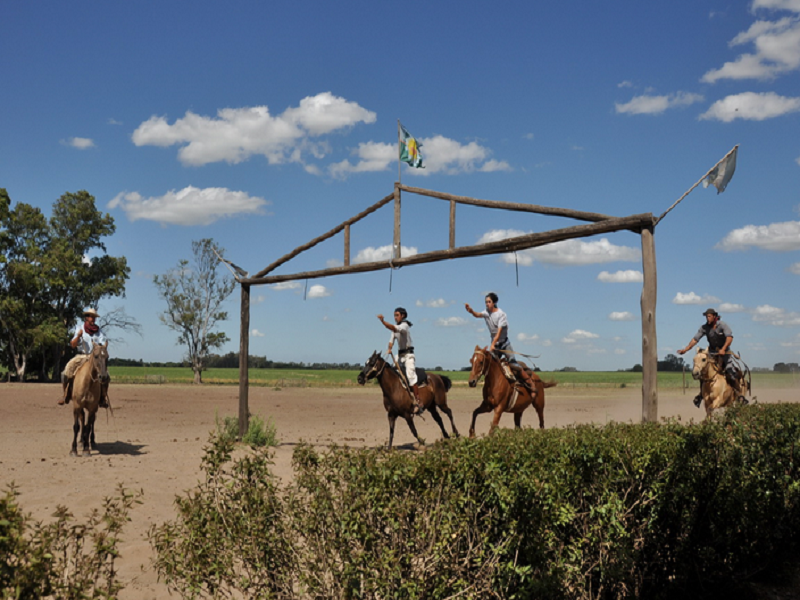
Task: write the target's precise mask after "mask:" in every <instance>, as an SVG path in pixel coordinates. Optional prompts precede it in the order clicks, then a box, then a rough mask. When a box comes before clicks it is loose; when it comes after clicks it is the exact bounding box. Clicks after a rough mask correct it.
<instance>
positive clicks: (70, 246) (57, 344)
mask: <svg viewBox="0 0 800 600" xmlns="http://www.w3.org/2000/svg"><path fill="white" fill-rule="evenodd" d="M114 231H115V226H114V219H113V218H112V217H111V216H110V215H108V214H106V215H103V214H101V213H100V212H99V211H98V210H97V209H96V208H95V205H94V197H93V196H91V195H90V194H89V193H88V192H86V191H80V192H77V193H75V194H71V193H67V194H64V195H63V196H61V198H59V199H58V200H57V201H56V202H55V203H54V204H53V214H52V217H51V218H50V219H49V220H48V219H46V218H45V216H44V215H43V214H42V212H41V210H39V209H38V208H34V207H32V206H30V205H27V204H24V203H17V205H16V206H15V207H14V208H13V209H12V208H11V200H10V198H9V196H8V193H7V192H6V190H4V189H0V330H2V331H0V333H2V336H1V337H2V339H3V340H4V343H3V345H1V346H0V350H1V351H2V353H3V354H2V360H3V362H4V363H5V364H6V365H7V366H8V368H9V369H10V370H11V369H13V370H14V371H15V372H16V374H17V378H18V379H20V380H23V379H24V377H25V372H26V370H27V363H28V358H29V357H30V356H31V355H32V354H33V353H34V352H35V353H36V355H37V356H39V355H41V356H42V357H43V360H41V361H40V362H39V364H40V369H41V373H40V375H41V376H42V377H45V376H46V372H47V370H48V367H49V368H52V369H53V372H54V375H55V374H57V372H58V371H59V369H60V362H61V356H62V354H63V351H64V348H65V346H66V344H65V342H66V339H67V336H68V328H69V326H70V325H71V324H72V322H73V321H74V319H75V318H76V317H77V316H78V315H80V314H81V312H82V310H83V309H84V308H85V307H86V306H96V305H97V303H98V301H99V300H100V299H101V298H104V297H106V296H119V295H124V293H125V282H126V280H127V279H128V273H129V272H130V270H129V269H128V266H127V261H126V260H125V258H124V257H122V258H115V257H111V256H107V255H106V254H105V249H106V248H105V245H104V244H103V242H102V238H103V237H105V236H108V235H111V234H113V233H114ZM48 357H49V360H48Z"/></svg>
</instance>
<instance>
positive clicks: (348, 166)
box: [328, 142, 397, 179]
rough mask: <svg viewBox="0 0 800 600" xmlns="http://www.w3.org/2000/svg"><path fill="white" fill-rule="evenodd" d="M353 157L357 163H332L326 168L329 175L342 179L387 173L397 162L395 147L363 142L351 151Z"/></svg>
mask: <svg viewBox="0 0 800 600" xmlns="http://www.w3.org/2000/svg"><path fill="white" fill-rule="evenodd" d="M353 155H355V156H357V157H358V162H356V163H355V164H352V163H351V162H350V161H349V160H343V161H341V162H338V163H334V164H332V165H331V166H329V167H328V171H329V172H330V174H331V175H333V176H334V177H337V178H339V179H344V178H345V177H346V176H347V175H349V174H350V173H372V172H375V171H388V170H389V167H390V166H391V164H392V163H393V162H395V161H397V145H396V144H382V143H379V142H365V143H363V144H359V145H358V148H356V149H355V150H353Z"/></svg>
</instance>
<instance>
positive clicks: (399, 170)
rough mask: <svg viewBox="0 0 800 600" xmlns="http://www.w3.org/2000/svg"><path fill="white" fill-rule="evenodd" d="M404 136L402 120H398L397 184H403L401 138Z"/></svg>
mask: <svg viewBox="0 0 800 600" xmlns="http://www.w3.org/2000/svg"><path fill="white" fill-rule="evenodd" d="M401 135H403V134H402V133H401V131H400V119H397V183H403V181H402V179H401V177H402V169H403V163H402V161H401V160H400V152H401V150H400V136H401Z"/></svg>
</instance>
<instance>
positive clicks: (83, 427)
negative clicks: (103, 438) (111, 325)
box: [69, 342, 108, 456]
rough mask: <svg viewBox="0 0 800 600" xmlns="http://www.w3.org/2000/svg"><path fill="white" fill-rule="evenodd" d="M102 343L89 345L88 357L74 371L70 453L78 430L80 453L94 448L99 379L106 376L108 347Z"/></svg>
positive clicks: (74, 451) (74, 452)
mask: <svg viewBox="0 0 800 600" xmlns="http://www.w3.org/2000/svg"><path fill="white" fill-rule="evenodd" d="M107 346H108V342H106V343H105V344H102V345H100V344H92V352H91V354H90V355H89V360H87V361H86V362H85V363H83V364H82V365H81V366H80V367H79V368H78V370H77V372H76V373H75V380H74V381H73V384H72V403H73V406H72V414H73V417H74V422H73V425H72V450H71V451H70V453H69V454H70V456H78V433H80V436H81V445H82V448H83V456H90V455H91V451H90V448H91V450H97V444H95V441H94V422H95V417H96V416H97V409H98V406H99V405H100V394H101V393H102V387H103V386H102V380H103V379H104V378H106V377H107V375H108V370H107V366H106V365H107V362H108V350H107V349H106V347H107Z"/></svg>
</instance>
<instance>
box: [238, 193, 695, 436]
mask: <svg viewBox="0 0 800 600" xmlns="http://www.w3.org/2000/svg"><path fill="white" fill-rule="evenodd" d="M698 183H700V182H698ZM696 185H697V184H695V187H696ZM692 189H693V188H692ZM690 191H691V190H690ZM401 192H408V193H411V194H418V195H420V196H426V197H428V198H433V199H436V200H441V201H445V202H449V203H450V244H449V247H448V248H447V249H446V250H436V251H433V252H425V253H422V254H415V255H413V256H405V257H404V256H401V252H400V248H401V245H400V212H401V211H400V195H401ZM687 193H688V192H687ZM684 196H685V194H684ZM390 202H393V203H394V241H393V249H394V251H393V256H392V258H391V259H390V260H386V261H377V262H368V263H361V264H351V263H350V228H351V226H352V225H354V224H355V223H357V222H358V221H360V220H361V219H363V218H364V217H366V216H367V215H369V214H371V213H373V212H375V211H377V210H378V209H379V208H381V207H383V206H385V205H386V204H389V203H390ZM459 204H468V205H473V206H482V207H485V208H495V209H501V210H506V211H515V212H527V213H537V214H542V215H551V216H558V217H568V218H571V219H576V220H579V221H585V222H586V223H585V224H582V225H575V226H572V227H566V228H564V229H554V230H552V231H545V232H540V233H529V234H525V235H520V236H517V237H512V238H508V239H504V240H500V241H497V242H490V243H486V244H478V245H475V246H460V247H456V245H455V238H456V206H457V205H459ZM673 206H674V205H673ZM665 214H666V213H665ZM662 217H663V215H662ZM660 218H661V217H660ZM660 218H659V219H656V218H655V217H653V215H652V214H651V213H643V214H638V215H631V216H628V217H611V216H608V215H603V214H598V213H591V212H583V211H578V210H570V209H565V208H552V207H547V206H537V205H534V204H522V203H515V202H499V201H492V200H479V199H476V198H468V197H465V196H454V195H452V194H446V193H443V192H435V191H432V190H426V189H422V188H416V187H410V186H407V185H403V184H401V183H399V182H397V183H395V185H394V192H393V193H392V194H390V195H388V196H386V197H385V198H383V199H382V200H380V201H379V202H376V203H375V204H373V205H372V206H370V207H369V208H367V209H366V210H364V211H363V212H361V213H359V214H357V215H356V216H354V217H352V218H350V219H348V220H347V221H345V222H344V223H342V224H340V225H338V226H337V227H334V228H333V229H331V230H330V231H328V232H327V233H325V234H323V235H321V236H319V237H317V238H315V239H313V240H311V241H310V242H308V243H306V244H303V245H302V246H299V247H297V248H296V249H295V250H293V251H292V252H290V253H289V254H286V255H285V256H283V257H281V258H279V259H278V260H276V261H275V262H273V263H272V264H271V265H269V266H268V267H266V268H264V269H262V270H261V271H259V272H258V273H256V274H255V275H253V276H249V275H248V274H247V273H245V272H244V271H242V270H241V269H239V268H238V267H236V266H235V265H233V264H232V263H229V262H228V261H225V262H228V264H229V265H230V266H231V267H233V270H234V273H235V277H236V281H237V282H238V283H239V284H240V286H241V334H240V335H241V338H240V345H239V434H240V436H243V435H244V434H245V433H246V432H247V427H248V420H249V406H248V402H249V400H248V392H249V384H250V381H249V374H248V366H247V362H248V361H247V358H248V356H249V347H250V340H249V329H250V288H251V287H252V286H254V285H264V284H274V283H280V282H283V281H292V280H298V279H316V278H319V277H330V276H332V275H345V274H349V273H363V272H367V271H378V270H383V269H393V268H399V267H405V266H408V265H416V264H421V263H430V262H438V261H443V260H450V259H453V258H465V257H468V256H485V255H488V254H505V253H508V252H514V251H518V250H526V249H528V248H535V247H538V246H544V245H546V244H552V243H553V242H560V241H563V240H569V239H575V238H582V237H588V236H593V235H598V234H603V233H610V232H615V231H632V232H633V233H637V234H639V235H640V236H641V243H642V271H643V274H644V283H643V287H642V296H641V310H642V375H643V378H642V421H643V422H654V421H656V420H657V419H658V389H657V363H658V356H657V353H656V254H655V243H654V239H653V234H654V230H655V226H656V223H658V221H659V220H660ZM340 232H344V264H343V266H341V267H332V268H327V269H322V270H319V271H307V272H302V273H293V274H289V275H270V273H271V272H272V271H274V270H275V269H277V268H278V267H279V266H281V265H283V264H284V263H286V262H288V261H289V260H291V259H292V258H294V257H296V256H298V255H299V254H301V253H302V252H304V251H306V250H308V249H310V248H312V247H314V246H316V245H317V244H319V243H321V242H323V241H325V240H327V239H329V238H331V237H333V236H334V235H336V234H338V233H340Z"/></svg>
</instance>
